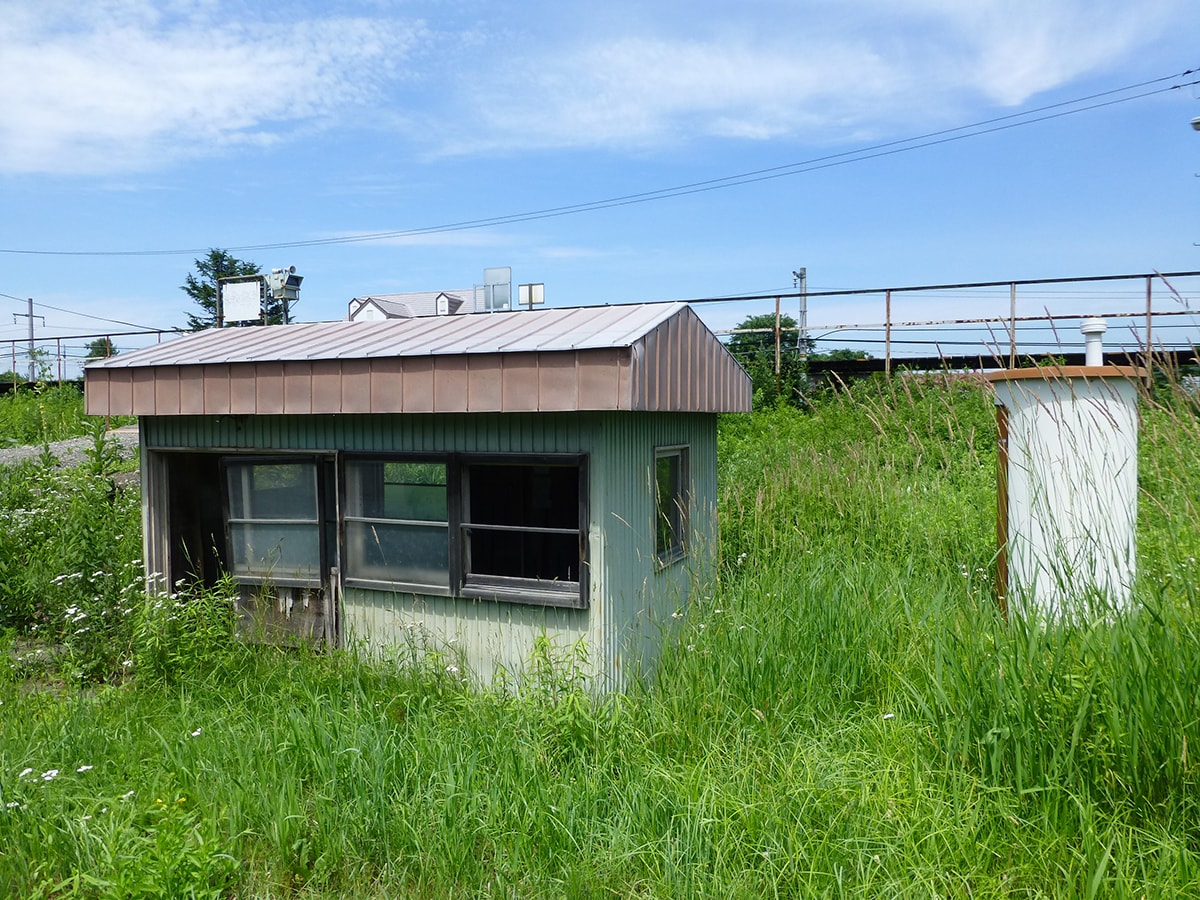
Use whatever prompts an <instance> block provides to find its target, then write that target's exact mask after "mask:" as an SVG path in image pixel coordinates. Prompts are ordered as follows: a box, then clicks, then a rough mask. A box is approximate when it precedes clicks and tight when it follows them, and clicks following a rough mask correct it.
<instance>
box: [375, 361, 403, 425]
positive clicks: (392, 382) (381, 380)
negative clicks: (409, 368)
mask: <svg viewBox="0 0 1200 900" xmlns="http://www.w3.org/2000/svg"><path fill="white" fill-rule="evenodd" d="M370 363H371V411H372V412H401V411H402V410H403V409H404V394H405V387H406V385H405V384H404V375H403V373H402V372H401V371H400V364H399V360H394V359H373V360H370Z"/></svg>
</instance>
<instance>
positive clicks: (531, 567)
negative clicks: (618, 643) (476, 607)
mask: <svg viewBox="0 0 1200 900" xmlns="http://www.w3.org/2000/svg"><path fill="white" fill-rule="evenodd" d="M463 507H464V508H463V531H464V534H465V541H466V545H467V560H468V564H467V567H466V568H467V571H466V574H467V577H468V578H469V577H470V576H473V575H484V576H498V577H502V578H526V579H535V580H538V581H548V582H572V583H577V582H578V581H579V569H580V565H581V562H582V554H581V545H580V506H579V467H578V466H549V465H533V466H526V465H508V464H503V465H492V464H486V465H479V464H476V465H471V466H469V467H468V468H467V478H466V489H465V491H464V502H463Z"/></svg>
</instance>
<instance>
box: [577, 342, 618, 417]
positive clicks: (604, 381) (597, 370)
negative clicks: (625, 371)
mask: <svg viewBox="0 0 1200 900" xmlns="http://www.w3.org/2000/svg"><path fill="white" fill-rule="evenodd" d="M625 352H627V351H624V350H621V349H618V348H616V347H612V348H609V349H607V350H581V351H580V352H579V353H578V354H577V363H576V366H577V372H578V381H579V397H578V399H579V402H578V408H579V409H628V403H627V402H626V403H625V404H622V400H623V398H622V397H621V359H620V358H621V356H622V354H623V353H625Z"/></svg>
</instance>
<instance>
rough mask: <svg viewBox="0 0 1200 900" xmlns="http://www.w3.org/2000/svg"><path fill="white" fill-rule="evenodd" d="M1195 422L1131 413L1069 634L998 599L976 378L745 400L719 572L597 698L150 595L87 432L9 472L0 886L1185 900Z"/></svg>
mask: <svg viewBox="0 0 1200 900" xmlns="http://www.w3.org/2000/svg"><path fill="white" fill-rule="evenodd" d="M0 420H2V416H0ZM1198 439H1200V423H1198V419H1197V409H1196V407H1195V406H1194V405H1193V403H1192V401H1189V400H1188V399H1187V398H1186V397H1184V396H1182V395H1173V394H1170V393H1169V392H1163V393H1162V394H1161V395H1159V396H1158V397H1157V398H1156V400H1155V401H1154V402H1153V403H1151V402H1149V401H1147V403H1146V405H1145V407H1144V409H1143V419H1142V445H1141V471H1140V482H1141V487H1142V496H1141V499H1140V505H1139V582H1138V586H1137V590H1136V595H1137V604H1136V609H1135V610H1134V611H1133V612H1131V613H1130V614H1128V615H1125V616H1120V617H1112V618H1106V619H1101V620H1100V621H1097V622H1095V623H1090V624H1078V625H1074V626H1071V627H1067V626H1062V625H1047V624H1046V623H1038V622H1030V621H1022V620H1016V619H1014V620H1013V621H1009V622H1006V621H1005V620H1004V619H1003V618H1002V617H1000V616H999V615H998V614H997V612H996V609H995V605H994V603H993V601H992V584H991V578H992V571H993V556H994V553H995V546H994V544H995V514H994V506H995V467H996V453H995V425H994V419H993V412H992V406H991V400H990V397H989V396H988V395H987V394H986V393H985V392H984V390H983V389H981V388H980V387H978V386H977V385H975V384H973V383H970V382H961V381H957V382H950V383H948V384H939V383H919V382H916V381H912V380H907V379H897V380H895V381H894V382H892V383H891V384H888V383H884V382H872V383H868V384H863V385H860V386H857V387H855V388H854V389H853V390H851V391H849V392H843V393H840V394H837V395H831V396H828V397H823V398H821V399H819V400H817V401H816V402H815V405H814V406H813V408H812V409H811V410H808V411H804V412H801V411H796V410H793V409H786V408H781V409H777V410H771V411H766V412H760V413H755V414H753V415H749V416H738V417H729V418H727V419H725V420H724V421H723V422H722V424H721V432H720V450H721V470H720V474H721V489H722V495H721V501H720V515H721V526H720V527H721V539H722V555H723V560H722V565H721V568H720V575H719V580H718V581H717V582H715V583H712V584H706V585H702V586H701V587H700V589H699V590H698V591H697V592H696V595H695V598H694V602H693V604H692V606H691V607H690V609H689V610H688V611H687V615H686V619H685V622H684V626H683V628H682V629H681V630H680V632H679V634H678V635H677V639H676V640H675V641H674V642H673V643H672V644H671V645H670V646H669V647H668V648H667V652H666V653H665V656H664V659H663V661H662V664H661V666H660V669H659V671H658V673H657V677H656V678H655V679H653V680H652V681H651V682H648V683H646V684H644V685H639V686H636V687H635V688H634V689H633V690H631V691H629V692H628V693H626V694H625V695H622V696H617V697H608V698H595V697H593V696H592V695H590V694H589V693H588V691H587V690H586V686H585V685H583V684H581V683H580V682H579V680H578V679H577V678H576V677H575V676H574V675H573V672H574V671H575V669H574V668H573V667H572V665H571V663H572V660H571V659H570V658H569V657H567V658H561V657H560V656H559V655H558V651H556V650H554V649H553V648H546V649H545V652H544V654H543V655H542V656H541V658H540V659H539V660H535V661H531V663H532V665H531V668H530V676H529V681H528V683H527V684H526V685H525V688H524V690H522V691H521V692H519V693H513V692H501V691H476V690H471V689H469V688H468V687H467V686H466V684H465V679H464V678H463V673H462V672H461V671H456V669H455V667H454V665H453V662H454V660H453V658H452V657H451V656H449V655H438V654H433V655H426V656H421V655H418V654H416V653H414V652H413V651H412V650H411V648H398V649H397V651H396V654H395V656H394V658H393V659H390V660H387V661H383V662H380V661H368V660H365V659H363V658H361V657H360V656H358V655H356V654H355V653H354V652H353V651H352V650H351V651H345V652H339V653H333V654H328V655H312V654H308V653H304V652H298V651H284V650H278V649H265V648H249V647H246V646H244V645H242V644H241V643H239V642H237V641H235V640H233V639H231V637H230V633H229V625H230V605H229V601H228V599H227V595H226V594H225V593H223V592H222V591H221V590H218V591H216V592H213V593H211V594H204V595H196V596H172V597H164V598H157V599H154V598H151V599H147V598H145V597H143V596H142V595H141V593H140V590H139V580H138V572H139V565H140V563H139V562H138V561H137V559H136V558H137V555H138V554H139V553H140V536H139V524H138V515H139V507H138V500H137V497H136V494H135V493H130V492H127V491H121V490H115V491H114V490H113V489H112V482H111V481H110V480H109V476H110V474H111V469H112V466H113V465H114V461H113V460H112V458H111V457H110V456H107V455H106V454H105V451H104V444H103V439H102V435H99V434H97V435H96V437H95V448H94V451H93V453H92V455H91V457H90V458H89V461H88V464H87V465H86V466H84V467H82V468H81V469H80V470H78V471H77V472H74V473H69V474H64V473H63V472H61V471H57V470H52V469H49V468H47V467H46V466H45V465H39V464H30V465H27V466H25V467H23V468H21V469H13V470H5V471H3V472H0V506H2V515H3V517H4V528H3V529H0V575H2V576H3V577H2V578H0V584H2V585H3V588H2V589H3V591H4V594H3V596H2V598H0V600H2V602H3V609H4V615H5V619H4V624H5V626H6V628H7V629H8V630H7V632H6V638H5V650H6V655H5V659H6V660H7V664H6V665H5V666H3V667H2V671H0V703H2V706H0V794H2V796H0V807H2V810H0V894H3V895H6V896H22V897H177V896H195V897H392V896H406V897H445V896H461V897H476V896H483V897H563V896H566V897H805V896H839V897H840V896H852V897H880V896H886V897H890V896H903V897H960V896H961V897H1041V896H1061V897H1094V896H1105V897H1108V896H1115V897H1124V896H1128V897H1158V896H1180V897H1186V896H1195V895H1197V894H1200V856H1198V854H1200V770H1198V768H1197V764H1196V759H1195V757H1196V755H1197V754H1200V703H1198V702H1197V686H1198V685H1200V563H1197V559H1200V529H1198V528H1197V523H1198V522H1200V510H1198V509H1197V504H1198V503H1200V453H1198V452H1197V450H1196V448H1197V446H1200V442H1198ZM34 626H37V627H36V629H35V628H34Z"/></svg>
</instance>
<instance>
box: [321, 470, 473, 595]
mask: <svg viewBox="0 0 1200 900" xmlns="http://www.w3.org/2000/svg"><path fill="white" fill-rule="evenodd" d="M345 496H346V507H345V515H344V517H343V518H344V520H345V525H346V579H347V581H348V582H351V583H353V582H365V583H367V584H368V585H370V584H387V585H389V586H396V585H399V586H407V587H413V588H420V589H422V590H424V589H429V590H432V591H433V592H434V593H447V592H449V590H450V552H449V518H448V509H449V503H448V496H447V479H446V464H445V463H441V462H426V461H399V460H372V459H354V460H348V461H347V462H346V494H345Z"/></svg>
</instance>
